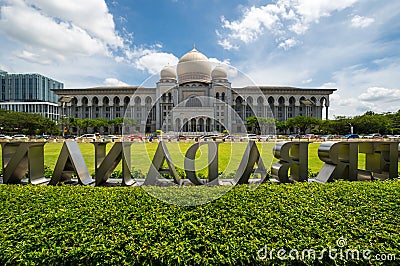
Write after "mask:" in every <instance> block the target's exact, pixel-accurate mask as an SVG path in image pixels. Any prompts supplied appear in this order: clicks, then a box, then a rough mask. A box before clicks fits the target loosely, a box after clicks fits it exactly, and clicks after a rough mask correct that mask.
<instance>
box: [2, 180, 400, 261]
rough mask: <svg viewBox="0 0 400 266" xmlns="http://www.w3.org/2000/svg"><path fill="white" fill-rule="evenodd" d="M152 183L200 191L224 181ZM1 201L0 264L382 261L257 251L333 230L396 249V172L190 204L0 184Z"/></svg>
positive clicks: (306, 244) (327, 236)
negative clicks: (391, 177) (383, 177)
mask: <svg viewBox="0 0 400 266" xmlns="http://www.w3.org/2000/svg"><path fill="white" fill-rule="evenodd" d="M149 189H151V188H149ZM154 189H158V190H163V191H164V193H165V194H169V195H170V197H174V198H178V197H180V196H182V194H185V195H186V196H188V197H189V196H190V197H193V198H194V199H196V198H197V199H199V200H200V197H207V196H208V194H210V193H211V194H212V193H214V192H219V191H222V190H223V189H226V188H224V187H169V188H154ZM0 201H1V203H2V204H0V213H1V215H0V226H1V230H0V247H1V248H0V264H1V265H16V264H18V265H77V264H79V265H82V264H83V265H144V264H153V265H160V264H164V265H165V264H190V265H215V264H230V265H248V264H257V265H258V264H265V265H272V264H275V265H281V264H292V265H299V264H300V263H301V264H308V265H315V264H317V263H319V264H324V265H325V264H331V265H334V264H335V265H337V264H339V265H342V264H360V265H365V264H379V263H380V264H383V263H385V264H387V263H388V262H387V261H386V262H379V261H372V260H371V261H365V260H350V261H347V260H346V259H345V258H340V257H338V259H337V260H336V261H333V260H330V259H329V257H327V256H326V255H325V256H323V257H322V259H321V260H317V261H312V260H305V261H294V260H285V261H282V260H279V259H278V258H277V257H276V256H275V257H273V259H265V260H259V259H258V258H257V253H258V252H259V251H260V249H262V248H264V247H268V250H272V249H275V250H278V249H285V250H289V249H297V250H304V249H310V248H313V249H316V250H319V251H321V250H322V249H324V248H329V247H333V248H338V247H337V240H338V239H339V238H341V237H342V238H345V239H346V240H347V245H346V248H351V249H358V250H360V251H362V250H365V249H370V250H371V254H377V253H385V254H389V253H390V254H396V255H397V258H398V259H399V258H400V248H399V247H400V235H399V228H400V227H399V211H400V207H399V206H400V182H398V181H390V182H342V181H340V182H334V183H330V184H326V185H321V184H317V183H311V184H310V183H296V184H292V185H272V184H266V185H261V186H259V187H258V188H257V189H256V190H251V189H249V186H245V185H244V186H237V187H234V188H233V189H232V190H230V191H229V192H228V193H226V194H225V195H224V196H223V197H221V198H220V199H218V200H216V201H213V202H212V203H209V204H205V205H201V206H198V207H180V206H176V205H170V204H168V203H165V202H162V201H160V200H158V199H156V198H154V197H152V196H151V195H149V194H148V193H146V191H144V190H143V188H141V187H113V188H109V187H90V186H89V187H84V186H68V185H62V186H30V185H27V186H13V185H0ZM397 262H398V261H397ZM389 263H392V264H393V265H395V264H396V263H395V262H393V261H389Z"/></svg>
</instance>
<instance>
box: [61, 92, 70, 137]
mask: <svg viewBox="0 0 400 266" xmlns="http://www.w3.org/2000/svg"><path fill="white" fill-rule="evenodd" d="M72 99H73V97H71V96H61V97H60V98H59V99H58V102H60V103H61V121H62V136H63V137H65V130H64V128H65V108H66V104H67V103H70V102H71V101H72Z"/></svg>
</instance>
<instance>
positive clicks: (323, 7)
mask: <svg viewBox="0 0 400 266" xmlns="http://www.w3.org/2000/svg"><path fill="white" fill-rule="evenodd" d="M357 1H358V0H335V1H332V0H318V1H315V0H289V1H287V5H288V6H290V7H293V8H295V9H296V11H297V12H296V13H297V14H299V15H300V16H301V19H302V20H303V21H304V23H310V22H319V19H320V18H321V17H328V16H330V15H331V13H332V12H333V11H341V10H343V9H346V8H348V7H350V6H352V5H353V4H354V3H356V2H357ZM284 2H286V1H284Z"/></svg>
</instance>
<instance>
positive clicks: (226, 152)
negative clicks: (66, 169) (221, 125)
mask: <svg viewBox="0 0 400 266" xmlns="http://www.w3.org/2000/svg"><path fill="white" fill-rule="evenodd" d="M112 145H113V144H112V143H110V144H109V145H107V149H108V150H109V149H111V147H112ZM157 145H158V143H156V142H153V143H137V142H135V143H133V144H132V147H131V151H132V156H131V158H132V160H131V163H132V166H133V167H134V168H135V169H138V170H140V171H142V173H147V171H148V169H149V166H150V163H151V160H152V158H153V156H154V153H155V151H156V149H157ZM191 145H193V142H179V143H176V142H172V143H167V147H168V150H169V152H170V155H171V157H172V160H173V162H174V164H175V166H176V167H178V168H181V169H183V168H184V165H183V161H184V155H185V153H186V151H187V149H188V148H189V147H190V146H191ZM246 145H247V142H235V143H221V144H220V145H219V155H218V156H219V157H218V161H219V172H224V173H226V174H229V173H232V172H234V171H235V170H236V169H237V167H238V165H239V163H240V160H241V159H242V156H243V153H244V151H245V149H246ZM257 145H258V147H259V150H260V153H261V155H262V158H263V161H264V164H265V166H266V167H267V169H269V168H270V166H271V164H272V163H273V162H274V161H276V159H274V158H273V146H274V143H273V142H261V143H257ZM319 145H320V143H310V145H309V168H310V169H311V171H312V172H313V173H317V172H318V171H319V170H320V169H321V167H322V165H323V162H322V161H321V160H320V159H319V158H318V147H319ZM61 147H62V143H47V144H46V145H45V165H46V166H48V167H50V169H53V168H54V166H55V163H56V161H57V158H58V155H59V153H60V150H61ZM79 148H80V150H81V152H82V154H83V156H84V159H85V162H86V165H87V167H88V169H89V172H90V173H94V168H95V167H94V145H93V144H91V143H79ZM0 157H1V153H0ZM207 158H208V157H207V147H206V145H204V146H201V148H200V149H199V150H198V152H197V154H196V161H195V163H196V169H197V171H198V172H199V173H202V174H204V175H206V174H207V167H206V166H207V160H208V159H207ZM364 160H365V155H363V154H360V155H359V168H360V169H363V168H364ZM120 169H121V166H120V165H119V166H118V167H117V170H120Z"/></svg>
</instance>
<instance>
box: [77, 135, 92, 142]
mask: <svg viewBox="0 0 400 266" xmlns="http://www.w3.org/2000/svg"><path fill="white" fill-rule="evenodd" d="M78 139H82V140H85V139H88V140H91V141H96V134H84V135H82V136H80V137H78Z"/></svg>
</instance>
